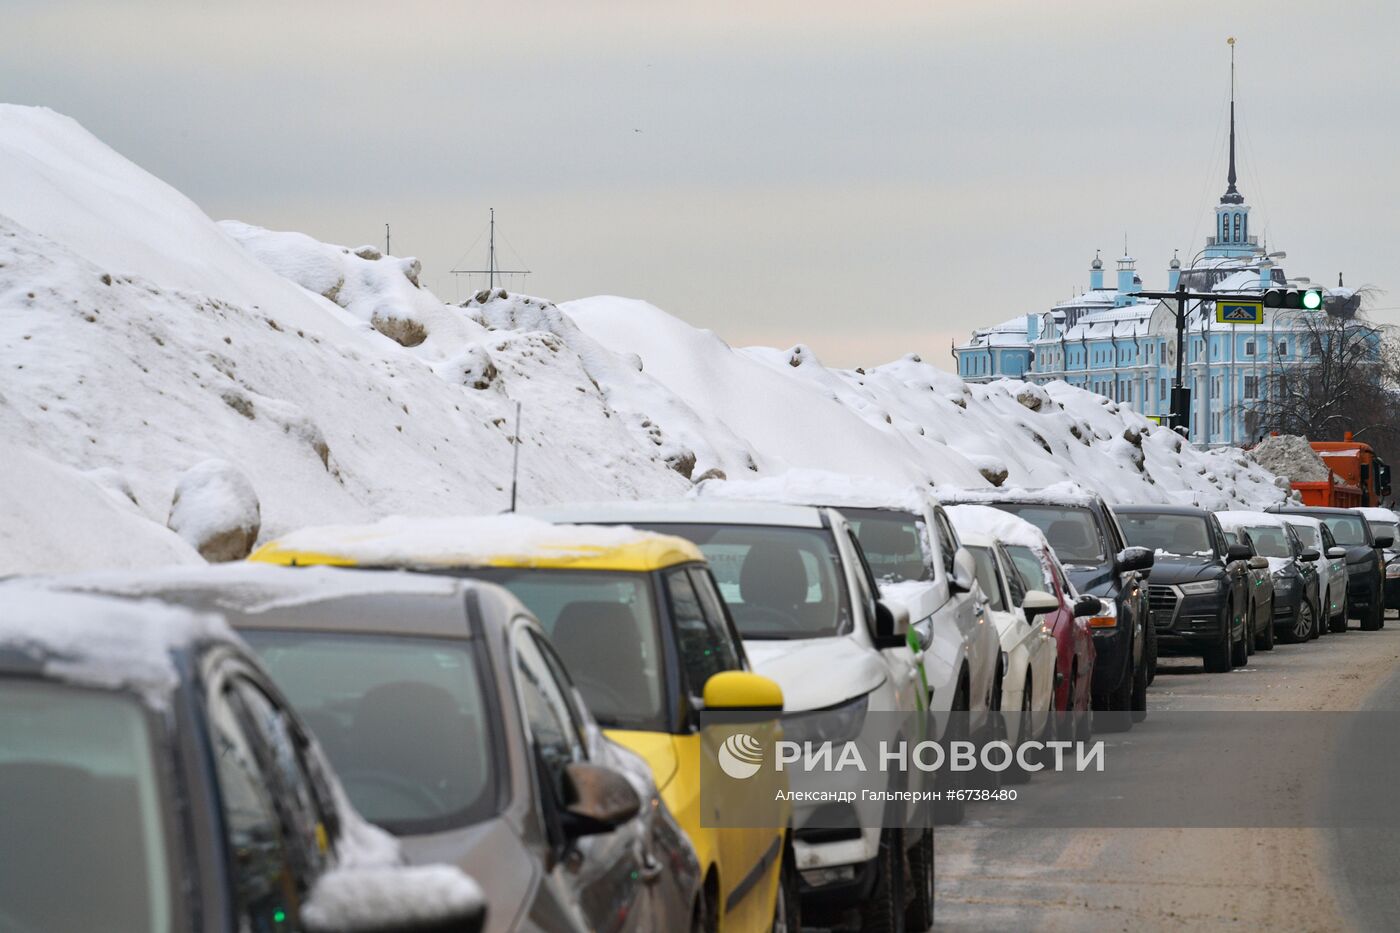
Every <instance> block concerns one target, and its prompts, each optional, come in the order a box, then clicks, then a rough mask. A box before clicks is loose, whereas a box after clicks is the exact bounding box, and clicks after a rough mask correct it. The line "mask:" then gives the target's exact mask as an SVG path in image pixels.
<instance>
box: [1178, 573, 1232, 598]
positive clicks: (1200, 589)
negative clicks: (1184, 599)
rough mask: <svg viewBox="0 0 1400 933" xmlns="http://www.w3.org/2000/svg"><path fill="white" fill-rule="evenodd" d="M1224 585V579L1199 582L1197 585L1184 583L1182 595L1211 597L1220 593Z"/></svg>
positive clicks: (1218, 578)
mask: <svg viewBox="0 0 1400 933" xmlns="http://www.w3.org/2000/svg"><path fill="white" fill-rule="evenodd" d="M1224 583H1225V578H1224V577H1216V578H1215V579H1214V580H1199V581H1197V582H1195V583H1182V584H1180V586H1181V594H1182V595H1183V596H1210V595H1212V594H1214V593H1219V592H1220V589H1221V586H1222V585H1223V584H1224Z"/></svg>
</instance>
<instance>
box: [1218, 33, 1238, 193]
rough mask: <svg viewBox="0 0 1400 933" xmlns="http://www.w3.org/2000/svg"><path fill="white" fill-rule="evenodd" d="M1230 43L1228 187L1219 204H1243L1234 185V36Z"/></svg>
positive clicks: (1229, 40) (1235, 177)
mask: <svg viewBox="0 0 1400 933" xmlns="http://www.w3.org/2000/svg"><path fill="white" fill-rule="evenodd" d="M1226 41H1228V42H1229V43H1230V174H1229V175H1228V176H1226V181H1228V182H1229V187H1228V188H1226V189H1225V194H1224V195H1222V196H1221V198H1220V203H1221V204H1243V203H1244V195H1242V194H1240V192H1239V189H1238V188H1236V187H1235V181H1236V180H1237V176H1236V175H1235V37H1234V36H1231V37H1230V38H1229V39H1228V40H1226Z"/></svg>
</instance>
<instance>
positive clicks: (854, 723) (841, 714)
mask: <svg viewBox="0 0 1400 933" xmlns="http://www.w3.org/2000/svg"><path fill="white" fill-rule="evenodd" d="M869 706H870V694H868V693H867V694H863V695H862V696H859V697H857V698H856V699H854V700H851V701H849V702H846V703H840V704H838V705H836V706H828V707H827V708H826V709H814V710H811V711H809V712H805V713H790V714H788V715H786V716H784V717H783V738H784V739H786V740H787V741H789V742H811V743H813V744H814V745H819V744H821V743H822V742H850V741H854V740H855V739H856V737H857V736H859V735H860V730H861V727H862V726H864V725H865V712H866V710H867V709H868V708H869Z"/></svg>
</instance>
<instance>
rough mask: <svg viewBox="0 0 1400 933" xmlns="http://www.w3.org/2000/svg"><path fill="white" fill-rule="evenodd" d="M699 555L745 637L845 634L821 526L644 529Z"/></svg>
mask: <svg viewBox="0 0 1400 933" xmlns="http://www.w3.org/2000/svg"><path fill="white" fill-rule="evenodd" d="M641 527H647V528H648V530H652V531H661V532H664V533H666V534H672V535H678V536H680V537H682V538H688V539H690V540H691V541H693V542H695V544H696V545H698V546H699V548H700V550H701V551H703V552H704V554H705V559H706V560H708V561H709V562H710V570H711V572H713V573H714V575H715V580H716V581H717V582H718V583H719V589H720V594H721V595H723V597H724V601H725V603H727V604H728V606H729V612H730V614H731V615H733V617H734V624H735V626H736V627H737V628H738V629H739V634H740V635H742V636H743V637H745V638H755V639H779V638H825V637H828V636H832V635H841V634H844V633H845V632H848V631H850V628H851V610H850V606H849V604H848V601H847V598H846V588H845V586H843V585H842V581H843V579H844V578H843V576H842V573H841V562H840V558H839V557H837V555H836V549H835V546H834V544H833V542H832V538H831V532H830V531H828V530H827V529H825V528H788V527H774V526H769V525H690V524H684V525H677V524H666V525H651V526H641Z"/></svg>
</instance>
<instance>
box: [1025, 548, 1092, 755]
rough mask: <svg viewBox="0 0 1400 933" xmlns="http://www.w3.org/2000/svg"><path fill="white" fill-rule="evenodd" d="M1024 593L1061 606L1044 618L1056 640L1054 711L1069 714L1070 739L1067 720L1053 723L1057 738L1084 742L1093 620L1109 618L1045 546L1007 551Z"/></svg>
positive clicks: (1088, 715)
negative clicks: (1038, 593) (1078, 589)
mask: <svg viewBox="0 0 1400 933" xmlns="http://www.w3.org/2000/svg"><path fill="white" fill-rule="evenodd" d="M1006 550H1007V553H1008V554H1010V555H1011V560H1012V562H1013V563H1015V564H1016V569H1017V571H1019V572H1020V574H1021V579H1022V581H1023V582H1024V583H1025V585H1026V589H1028V590H1044V591H1045V592H1047V593H1051V594H1053V595H1054V596H1055V598H1056V599H1058V600H1059V601H1060V608H1059V609H1056V610H1055V611H1054V612H1048V613H1046V614H1045V615H1044V616H1043V617H1042V621H1043V623H1044V624H1045V625H1046V626H1047V627H1048V628H1049V629H1050V630H1051V631H1052V632H1053V633H1054V635H1055V647H1056V658H1055V711H1056V712H1060V713H1072V714H1073V716H1072V720H1073V723H1074V729H1073V735H1066V734H1064V733H1066V732H1067V731H1068V730H1067V729H1066V728H1064V725H1065V724H1066V723H1065V717H1056V719H1057V724H1059V725H1060V726H1061V729H1060V732H1061V734H1060V736H1059V737H1060V738H1062V739H1079V740H1080V741H1084V740H1087V739H1088V738H1089V736H1090V735H1091V734H1092V732H1093V715H1092V713H1091V712H1090V711H1091V709H1092V707H1091V696H1090V693H1091V691H1090V684H1091V683H1092V682H1093V680H1092V678H1093V676H1094V637H1093V635H1092V634H1091V633H1090V626H1091V625H1092V623H1093V618H1094V617H1096V616H1100V615H1112V614H1113V611H1112V609H1105V607H1104V606H1103V604H1102V601H1101V600H1099V599H1098V598H1097V597H1094V596H1077V595H1076V594H1075V592H1074V589H1073V587H1071V585H1070V583H1069V578H1068V577H1066V576H1065V571H1064V568H1063V567H1061V566H1060V562H1059V560H1058V559H1056V557H1055V552H1054V551H1052V550H1051V549H1050V546H1049V544H1047V543H1045V542H1044V540H1043V539H1042V541H1041V542H1040V544H1039V545H1038V546H1036V547H1031V546H1029V545H1026V544H1011V543H1008V544H1007V546H1006Z"/></svg>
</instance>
